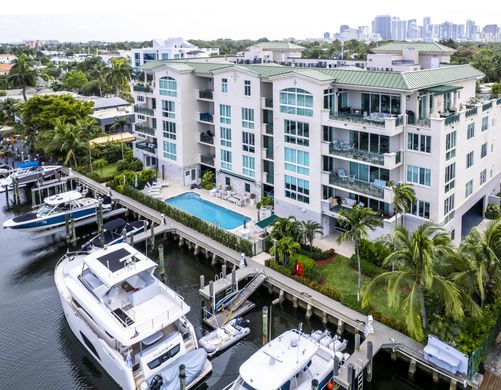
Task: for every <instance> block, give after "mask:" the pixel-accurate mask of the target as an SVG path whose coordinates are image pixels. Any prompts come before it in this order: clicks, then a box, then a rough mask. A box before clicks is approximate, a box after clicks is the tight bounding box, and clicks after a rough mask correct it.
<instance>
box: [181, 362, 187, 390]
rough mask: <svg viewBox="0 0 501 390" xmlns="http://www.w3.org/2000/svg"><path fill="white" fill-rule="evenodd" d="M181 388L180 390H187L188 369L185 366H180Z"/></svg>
mask: <svg viewBox="0 0 501 390" xmlns="http://www.w3.org/2000/svg"><path fill="white" fill-rule="evenodd" d="M179 388H180V390H185V389H186V368H185V366H184V364H181V365H180V366H179Z"/></svg>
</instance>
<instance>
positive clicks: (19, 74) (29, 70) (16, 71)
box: [9, 54, 37, 102]
mask: <svg viewBox="0 0 501 390" xmlns="http://www.w3.org/2000/svg"><path fill="white" fill-rule="evenodd" d="M13 64H14V66H13V67H12V68H11V70H10V72H9V82H10V83H11V84H12V85H13V86H14V87H16V88H21V89H22V90H23V99H24V101H25V102H26V101H27V100H28V97H27V96H26V88H28V87H34V86H35V85H36V79H37V77H36V76H37V73H36V71H35V69H34V68H33V62H32V60H31V59H30V58H29V57H27V56H26V55H25V54H20V55H19V56H18V57H17V59H15V60H14V61H13Z"/></svg>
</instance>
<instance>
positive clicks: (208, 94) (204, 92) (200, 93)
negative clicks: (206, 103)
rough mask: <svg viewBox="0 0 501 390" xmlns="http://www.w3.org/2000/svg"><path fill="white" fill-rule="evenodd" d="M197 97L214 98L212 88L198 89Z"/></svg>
mask: <svg viewBox="0 0 501 390" xmlns="http://www.w3.org/2000/svg"><path fill="white" fill-rule="evenodd" d="M198 97H199V98H200V99H207V100H213V99H214V91H213V90H212V89H204V90H201V91H198Z"/></svg>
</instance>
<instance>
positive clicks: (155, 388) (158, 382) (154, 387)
mask: <svg viewBox="0 0 501 390" xmlns="http://www.w3.org/2000/svg"><path fill="white" fill-rule="evenodd" d="M163 384H164V378H162V377H161V376H160V375H155V376H154V377H153V379H152V380H151V382H150V390H160V388H161V387H162V385H163Z"/></svg>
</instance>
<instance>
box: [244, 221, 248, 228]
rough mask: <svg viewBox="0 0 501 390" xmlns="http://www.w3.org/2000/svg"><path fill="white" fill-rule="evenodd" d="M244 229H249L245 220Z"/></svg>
mask: <svg viewBox="0 0 501 390" xmlns="http://www.w3.org/2000/svg"><path fill="white" fill-rule="evenodd" d="M244 229H247V222H246V221H245V219H244Z"/></svg>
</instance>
